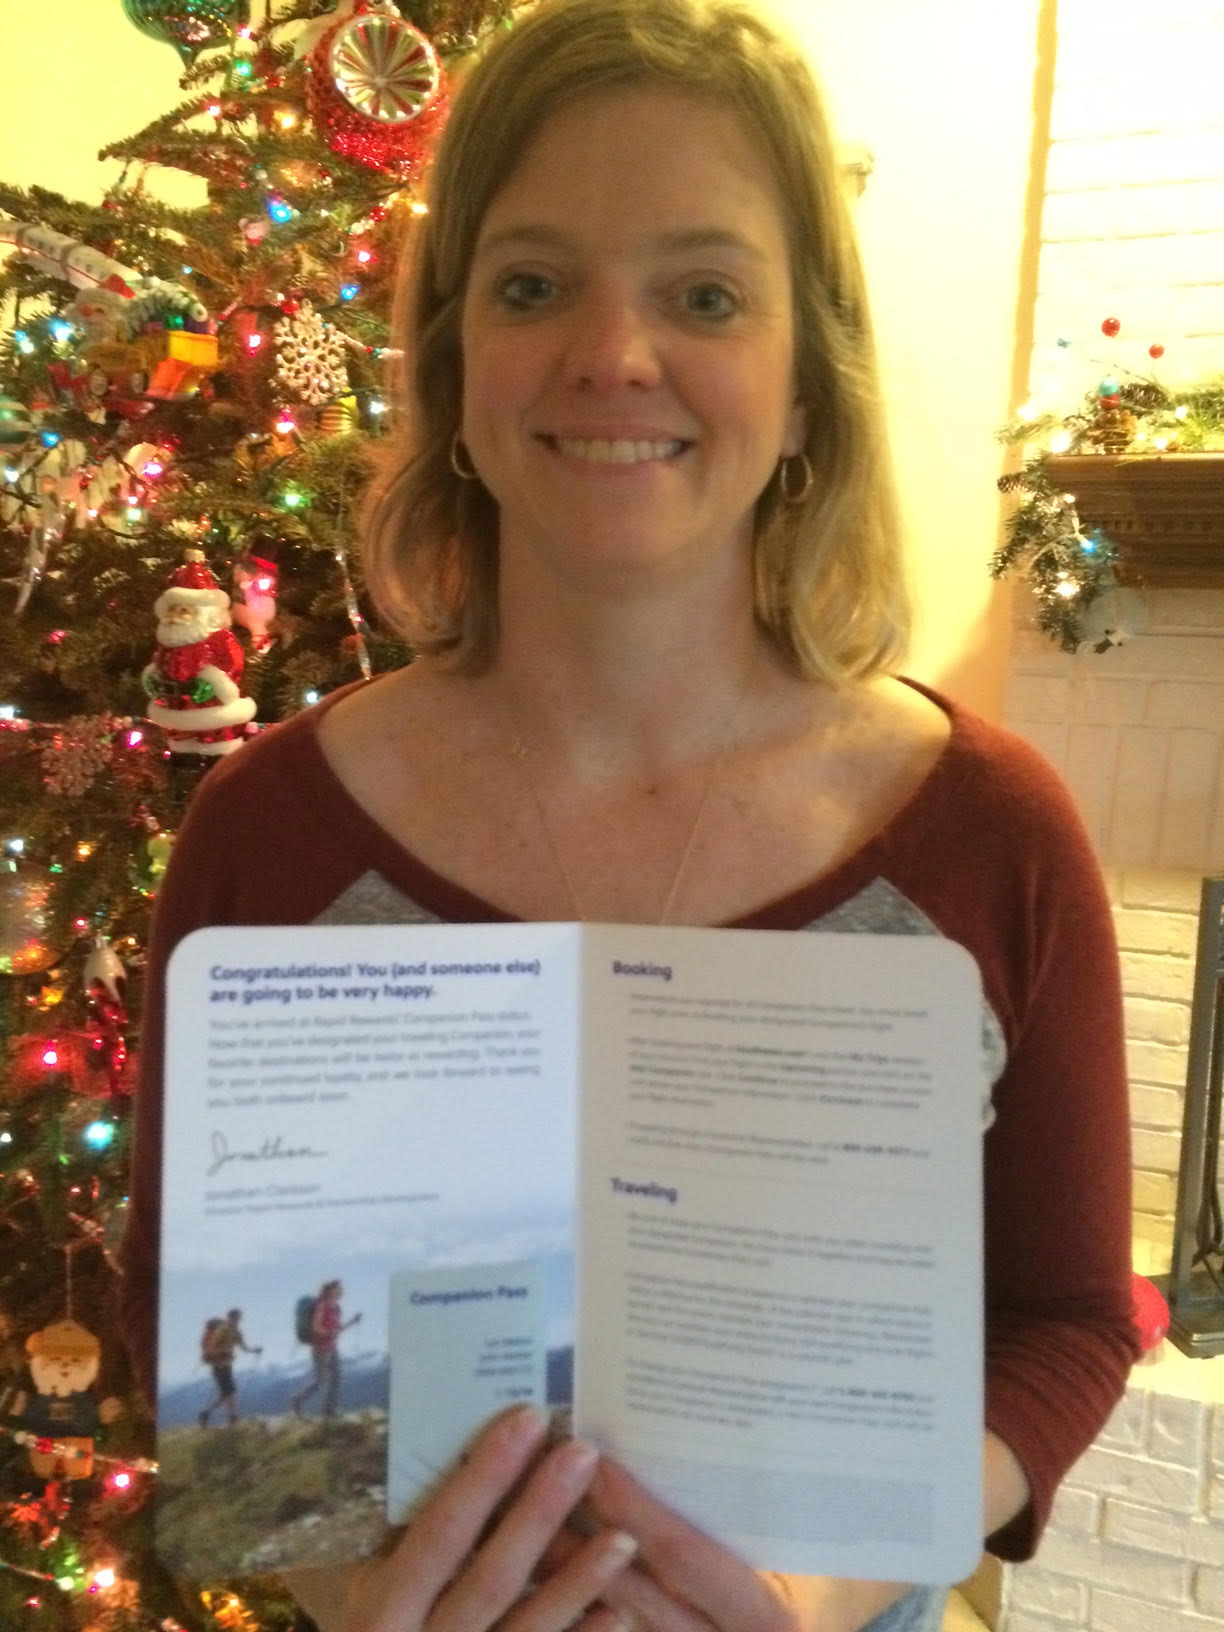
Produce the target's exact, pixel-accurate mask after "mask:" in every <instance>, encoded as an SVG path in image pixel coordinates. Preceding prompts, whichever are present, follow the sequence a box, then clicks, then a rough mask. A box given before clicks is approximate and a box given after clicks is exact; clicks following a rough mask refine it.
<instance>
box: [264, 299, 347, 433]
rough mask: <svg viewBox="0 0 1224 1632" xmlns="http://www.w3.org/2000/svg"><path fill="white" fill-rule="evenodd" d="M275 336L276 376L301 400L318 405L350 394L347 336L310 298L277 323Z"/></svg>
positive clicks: (273, 334)
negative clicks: (319, 311) (345, 338)
mask: <svg viewBox="0 0 1224 1632" xmlns="http://www.w3.org/2000/svg"><path fill="white" fill-rule="evenodd" d="M272 337H273V339H274V340H275V341H276V378H277V380H278V381H279V382H280V384H281V385H283V386H284V388H285V390H286V391H287V392H289V393H290V395H291V396H293V397H295V398H296V400H297V401H298V402H306V403H309V404H310V405H311V406H312V407H315V408H317V407H318V406H319V405H320V404H321V403H324V402H332V401H334V399H335V398H336V397H342V396H344V395H345V394H346V393H347V391H348V388H349V385H348V368H347V367H346V364H345V356H344V336H343V335H342V334H341V333H340V331H339V329H337V328H336V327H335V326H334V325H333V324H331V323H325V322H324V321H323V318H322V316H321V314H320V313H318V312H316V311H315V309H314V306H313V304H312V303H311V302H310V301H309V300H303V301H302V302H301V304H300V305H299V306H298V309H297V310H296V311H295V312H293V313H292V314H290V315H287V316H285V317H282V318H280V319H279V320H278V321H277V322H276V323H274V324H273V326H272Z"/></svg>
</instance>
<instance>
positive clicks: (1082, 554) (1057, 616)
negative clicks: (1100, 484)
mask: <svg viewBox="0 0 1224 1632" xmlns="http://www.w3.org/2000/svg"><path fill="white" fill-rule="evenodd" d="M999 437H1000V440H1001V441H1002V442H1004V443H1005V444H1006V445H1007V446H1008V447H1012V448H1025V449H1030V450H1031V449H1034V448H1035V449H1036V450H1037V451H1036V452H1031V453H1030V454H1029V456H1028V457H1027V458H1026V459H1025V461H1024V463H1023V465H1022V466H1021V467H1020V469H1019V470H1014V471H1009V472H1008V473H1007V474H1006V475H1003V476H1000V477H999V482H998V485H999V490H1000V492H1003V493H1013V494H1016V495H1018V497H1019V503H1018V505H1017V506H1016V508H1015V509H1014V510H1013V511H1012V513H1011V515H1010V516H1009V517H1008V519H1007V523H1006V528H1005V533H1004V538H1003V542H1002V543H1001V544H1000V545H999V548H998V549H997V550H996V551H995V552H994V555H993V556H992V557H991V561H990V575H991V577H992V578H1003V577H1005V576H1006V575H1007V574H1008V573H1009V572H1012V571H1016V572H1018V573H1019V574H1020V576H1021V577H1023V578H1024V579H1025V580H1026V581H1027V583H1028V585H1029V588H1030V589H1031V590H1032V592H1033V596H1034V600H1035V602H1036V620H1037V626H1038V628H1039V629H1041V630H1043V631H1044V632H1045V633H1046V634H1047V635H1049V636H1050V638H1051V640H1053V641H1054V642H1055V643H1056V644H1057V645H1058V646H1060V647H1061V648H1062V650H1063V651H1065V652H1075V651H1077V650H1078V649H1079V647H1080V646H1081V645H1082V644H1083V643H1084V641H1085V640H1086V639H1087V638H1088V637H1087V635H1086V633H1085V627H1084V618H1085V614H1086V613H1087V611H1088V608H1089V607H1090V606H1091V605H1092V603H1093V601H1094V600H1095V599H1096V598H1097V596H1098V595H1099V594H1100V593H1101V591H1102V590H1103V589H1107V588H1109V587H1110V586H1111V585H1112V584H1113V583H1114V570H1113V569H1114V563H1115V562H1116V561H1117V558H1118V551H1117V548H1116V546H1115V545H1114V543H1113V542H1112V541H1111V540H1110V538H1109V537H1108V536H1107V534H1105V533H1103V532H1102V531H1101V530H1100V529H1099V528H1090V529H1089V530H1088V531H1085V530H1084V528H1083V527H1082V526H1081V524H1080V518H1079V515H1078V514H1077V512H1076V506H1075V495H1074V494H1072V493H1067V492H1064V491H1063V488H1062V486H1061V484H1056V483H1055V482H1054V481H1053V480H1052V479H1051V476H1050V473H1049V470H1048V469H1047V463H1046V462H1047V460H1048V459H1049V457H1050V455H1051V454H1083V455H1084V456H1085V457H1089V458H1090V457H1091V456H1092V455H1093V454H1100V453H1106V454H1126V455H1129V456H1132V457H1135V458H1158V457H1163V456H1165V455H1170V454H1171V455H1176V454H1179V453H1211V452H1216V451H1220V450H1224V377H1221V378H1220V379H1218V380H1215V381H1213V382H1210V383H1208V384H1206V385H1199V386H1190V387H1187V388H1185V389H1184V390H1169V389H1167V388H1166V387H1165V386H1163V385H1159V384H1158V383H1157V382H1156V381H1154V380H1145V379H1134V380H1131V381H1128V382H1127V383H1126V384H1122V385H1120V384H1119V383H1118V382H1117V381H1116V380H1114V379H1113V378H1111V377H1108V376H1107V377H1106V378H1105V379H1103V380H1102V381H1101V382H1100V384H1099V385H1098V386H1097V387H1096V389H1095V390H1093V391H1090V392H1089V393H1088V394H1087V395H1086V396H1085V398H1084V402H1083V406H1082V407H1081V408H1079V409H1077V410H1076V411H1075V412H1074V413H1071V414H1068V415H1067V416H1066V417H1065V418H1062V419H1060V418H1058V417H1057V416H1056V415H1053V414H1040V415H1033V416H1032V417H1024V415H1023V412H1022V414H1021V416H1020V417H1019V418H1017V419H1015V420H1014V421H1013V422H1012V423H1011V424H1010V425H1007V426H1005V427H1004V429H1003V430H1002V431H1001V432H1000V433H999ZM1117 644H1119V642H1118V640H1117V639H1116V638H1115V637H1114V633H1113V632H1112V631H1109V630H1107V631H1106V632H1105V633H1104V635H1103V636H1102V637H1101V639H1099V640H1098V641H1096V642H1095V643H1094V645H1093V651H1096V652H1105V651H1108V650H1109V649H1110V647H1111V646H1115V645H1117Z"/></svg>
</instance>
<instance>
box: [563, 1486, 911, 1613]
mask: <svg viewBox="0 0 1224 1632" xmlns="http://www.w3.org/2000/svg"><path fill="white" fill-rule="evenodd" d="M583 1507H584V1512H587V1513H592V1514H594V1516H595V1518H596V1519H597V1520H598V1522H599V1523H601V1524H604V1525H608V1526H611V1527H612V1528H613V1529H614V1530H615V1531H618V1532H627V1533H628V1534H630V1535H632V1536H633V1537H634V1539H635V1540H636V1542H637V1544H638V1551H637V1557H636V1561H635V1563H634V1565H633V1567H632V1568H630V1569H628V1570H625V1571H624V1572H623V1573H622V1574H621V1575H619V1576H618V1577H617V1578H616V1580H615V1581H614V1582H613V1583H612V1584H611V1585H610V1586H609V1587H608V1588H607V1590H606V1591H605V1592H604V1594H603V1597H604V1602H605V1603H607V1604H610V1605H612V1606H614V1607H615V1608H617V1609H619V1610H621V1611H622V1612H623V1614H624V1617H625V1619H626V1620H627V1621H628V1622H629V1624H630V1626H631V1627H632V1628H634V1629H635V1632H639V1629H640V1632H860V1629H861V1628H863V1627H865V1626H867V1625H869V1623H870V1622H871V1621H872V1620H873V1619H874V1618H875V1617H876V1616H877V1615H879V1614H882V1613H883V1611H884V1610H886V1609H888V1608H889V1607H890V1606H891V1605H892V1604H895V1603H896V1602H897V1600H898V1599H899V1598H902V1597H904V1596H905V1594H906V1593H907V1592H909V1591H910V1590H911V1589H910V1587H909V1586H907V1585H902V1584H900V1583H898V1582H884V1581H845V1580H837V1579H834V1578H832V1577H827V1576H780V1575H768V1574H760V1573H758V1572H757V1571H756V1570H753V1569H750V1568H749V1566H748V1565H747V1564H745V1563H744V1561H743V1560H742V1559H741V1558H738V1557H737V1556H736V1555H735V1554H734V1553H732V1552H730V1551H728V1549H727V1548H726V1547H724V1546H722V1545H721V1543H719V1542H717V1541H714V1540H713V1539H712V1538H711V1537H710V1536H708V1535H706V1534H705V1533H704V1532H703V1531H701V1530H698V1529H697V1528H696V1527H695V1526H694V1525H692V1524H690V1523H688V1521H687V1520H685V1519H682V1518H681V1517H680V1516H679V1515H678V1514H677V1513H675V1512H673V1511H672V1509H671V1508H669V1507H665V1506H664V1505H663V1503H662V1502H659V1501H657V1500H656V1499H655V1498H654V1497H653V1496H650V1495H649V1494H648V1493H647V1492H646V1491H645V1490H644V1489H643V1488H642V1486H641V1485H640V1484H638V1482H637V1480H636V1479H634V1478H633V1477H632V1475H630V1474H629V1473H627V1472H626V1471H625V1469H624V1468H622V1467H621V1466H620V1465H619V1464H618V1463H615V1462H611V1461H609V1460H607V1459H606V1458H604V1459H603V1460H601V1462H600V1463H599V1467H598V1471H597V1472H596V1474H595V1477H594V1479H593V1481H592V1482H591V1486H590V1490H589V1494H588V1498H587V1501H586V1502H585V1503H584V1504H583ZM566 1550H567V1549H566V1547H565V1544H564V1543H563V1544H562V1545H561V1546H559V1547H557V1548H555V1549H554V1550H553V1552H552V1557H553V1558H554V1559H556V1558H558V1557H560V1556H561V1554H562V1553H564V1552H566Z"/></svg>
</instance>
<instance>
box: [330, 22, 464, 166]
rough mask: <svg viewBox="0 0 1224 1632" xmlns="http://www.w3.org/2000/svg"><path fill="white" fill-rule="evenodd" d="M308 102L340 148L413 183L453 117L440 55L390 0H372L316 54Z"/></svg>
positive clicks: (335, 149) (334, 30) (334, 147)
mask: <svg viewBox="0 0 1224 1632" xmlns="http://www.w3.org/2000/svg"><path fill="white" fill-rule="evenodd" d="M307 68H308V72H307V75H306V105H307V107H308V108H309V110H310V116H311V118H312V119H313V120H314V122H315V125H316V126H317V127H318V129H319V132H320V134H321V135H322V136H323V137H324V139H325V140H326V142H327V144H328V146H329V147H331V149H332V150H333V152H336V153H339V154H340V155H341V156H342V157H343V158H346V159H349V160H350V161H352V162H353V163H354V164H360V165H364V166H365V167H366V168H367V169H369V170H382V171H384V172H386V173H387V174H389V175H393V176H397V177H399V178H400V179H401V180H403V181H407V180H408V179H410V177H411V176H412V174H413V172H414V171H415V170H417V169H419V168H420V167H421V165H422V163H423V162H424V160H425V159H426V158H427V156H428V154H429V151H430V149H431V146H432V143H433V141H434V139H435V138H436V136H437V135H438V132H439V131H440V129H441V126H442V123H443V121H444V119H445V117H446V111H447V96H446V87H445V82H444V79H443V75H442V67H441V64H440V63H439V61H438V56H437V53H436V52H435V50H434V48H433V46H432V45H431V44H430V42H429V41H428V39H426V37H425V35H424V34H422V33H421V31H420V30H419V29H417V28H414V27H413V26H412V24H411V23H408V22H405V21H404V19H403V18H402V17H401V16H400V15H399V13H398V12H397V11H396V9H395V7H394V6H393V5H391V4H390V0H365V3H364V4H359V5H358V7H357V9H356V11H355V12H353V13H352V14H350V15H349V16H347V17H345V18H343V19H342V20H341V21H340V22H338V23H337V24H336V25H335V27H333V28H329V29H328V30H327V32H326V33H325V34H324V35H323V37H322V38H321V39H320V41H319V43H318V45H317V46H315V48H314V50H313V51H312V52H311V53H310V58H309V61H308V64H307Z"/></svg>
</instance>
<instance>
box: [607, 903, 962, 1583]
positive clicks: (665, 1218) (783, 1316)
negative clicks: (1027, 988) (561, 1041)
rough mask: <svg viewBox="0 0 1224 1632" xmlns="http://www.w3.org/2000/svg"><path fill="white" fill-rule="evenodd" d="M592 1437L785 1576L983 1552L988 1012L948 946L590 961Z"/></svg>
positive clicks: (910, 940)
mask: <svg viewBox="0 0 1224 1632" xmlns="http://www.w3.org/2000/svg"><path fill="white" fill-rule="evenodd" d="M585 953H586V961H585V968H584V975H583V994H584V995H583V1017H584V1024H583V1052H584V1063H583V1068H582V1077H583V1092H582V1099H581V1105H580V1121H581V1131H580V1144H581V1155H580V1168H581V1178H580V1205H579V1208H578V1216H579V1218H580V1221H581V1224H580V1240H579V1274H578V1285H579V1288H580V1306H579V1310H578V1327H579V1337H578V1343H577V1377H576V1389H575V1393H576V1401H575V1412H576V1418H577V1427H578V1431H579V1432H580V1433H585V1434H588V1435H590V1436H591V1437H593V1438H594V1439H596V1440H597V1441H598V1442H599V1443H601V1444H602V1445H603V1446H604V1447H605V1448H606V1449H607V1450H608V1451H610V1452H611V1453H612V1454H613V1455H615V1456H617V1457H618V1458H619V1459H620V1460H622V1461H624V1462H625V1463H626V1464H627V1465H629V1466H630V1467H631V1468H632V1469H633V1471H634V1472H635V1473H636V1474H637V1476H638V1477H639V1478H640V1479H642V1481H643V1482H644V1483H645V1484H646V1485H647V1486H648V1487H649V1488H651V1489H652V1490H654V1491H655V1492H656V1493H657V1494H658V1495H660V1496H661V1497H663V1499H665V1500H666V1501H668V1502H669V1503H670V1504H671V1505H672V1506H674V1507H676V1508H677V1509H679V1510H680V1511H681V1512H683V1513H685V1514H686V1515H687V1516H688V1517H689V1518H691V1519H692V1520H693V1521H694V1522H696V1523H698V1524H700V1525H701V1526H702V1527H703V1528H704V1529H706V1530H708V1531H709V1532H711V1533H712V1534H714V1535H716V1536H718V1537H719V1538H720V1539H721V1540H723V1541H724V1542H725V1543H726V1544H727V1545H728V1546H730V1547H731V1548H733V1549H734V1550H736V1551H738V1552H740V1553H742V1554H743V1555H744V1556H745V1557H746V1558H747V1559H748V1560H749V1561H750V1562H751V1563H752V1564H754V1565H755V1566H756V1567H758V1568H763V1569H773V1570H783V1571H788V1572H793V1573H798V1574H820V1575H845V1576H855V1577H867V1578H876V1579H884V1580H899V1581H927V1582H947V1581H953V1580H958V1579H960V1578H961V1577H962V1576H964V1575H966V1574H968V1573H969V1571H970V1570H971V1569H972V1568H973V1566H974V1564H975V1563H976V1561H977V1558H978V1555H979V1552H980V1549H981V1479H980V1468H981V1442H982V1331H981V1320H982V1316H981V1301H982V1292H981V1287H982V1269H981V1133H982V1114H981V1113H982V1094H983V1087H984V1081H983V1064H982V1053H981V1015H982V996H981V989H980V983H979V977H978V971H977V966H976V964H975V963H974V961H973V959H972V958H971V957H970V956H969V954H968V953H967V952H965V951H964V950H963V948H961V947H959V946H956V945H954V944H952V943H951V942H948V941H945V940H942V939H940V938H938V937H937V936H934V935H932V936H913V937H910V936H883V935H824V934H813V933H802V932H796V933H783V932H776V931H753V930H743V931H737V930H721V931H719V932H718V933H716V934H711V933H709V932H708V931H704V932H703V931H700V930H686V929H640V928H635V927H621V926H600V927H598V928H591V929H590V930H589V931H588V932H587V937H586V939H585Z"/></svg>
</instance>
